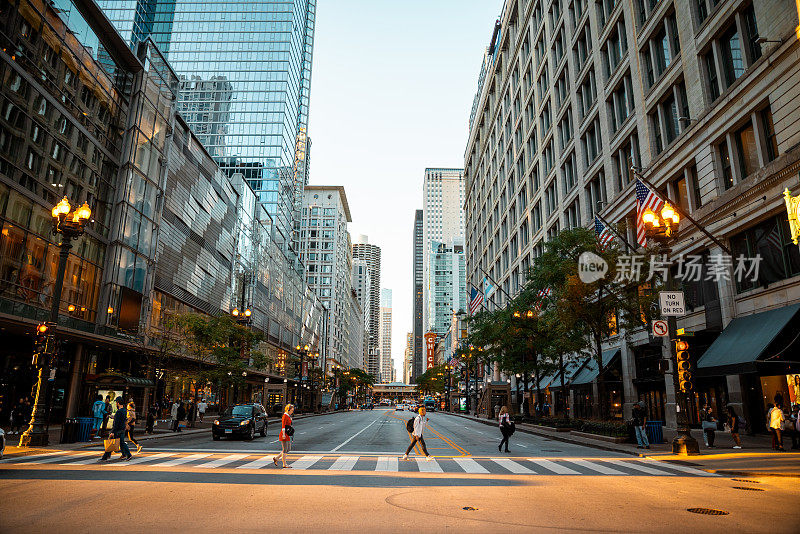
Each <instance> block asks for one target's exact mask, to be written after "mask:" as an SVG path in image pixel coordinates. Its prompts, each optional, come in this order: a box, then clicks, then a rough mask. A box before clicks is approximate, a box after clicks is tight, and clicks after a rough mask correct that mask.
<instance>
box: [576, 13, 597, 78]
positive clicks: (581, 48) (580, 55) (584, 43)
mask: <svg viewBox="0 0 800 534" xmlns="http://www.w3.org/2000/svg"><path fill="white" fill-rule="evenodd" d="M572 54H573V56H575V74H576V76H577V74H578V73H580V72H581V71H582V70H583V67H584V66H585V65H586V62H587V61H588V59H589V57H590V56H591V54H592V34H591V31H590V26H589V23H588V22H587V23H586V25H585V26H584V27H583V30H581V32H580V35H579V37H578V41H577V42H576V43H575V47H574V48H573V49H572Z"/></svg>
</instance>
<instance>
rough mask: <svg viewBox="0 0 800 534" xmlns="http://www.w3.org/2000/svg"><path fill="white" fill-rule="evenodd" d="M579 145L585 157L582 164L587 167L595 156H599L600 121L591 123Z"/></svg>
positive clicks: (596, 120)
mask: <svg viewBox="0 0 800 534" xmlns="http://www.w3.org/2000/svg"><path fill="white" fill-rule="evenodd" d="M581 144H582V146H583V153H584V155H585V159H584V163H585V164H586V166H587V167H589V166H590V165H591V164H592V162H593V161H594V160H595V159H596V158H597V156H599V155H600V148H601V140H600V119H595V120H594V121H592V123H591V124H590V125H589V128H588V129H587V130H586V133H585V134H584V135H583V138H582V139H581Z"/></svg>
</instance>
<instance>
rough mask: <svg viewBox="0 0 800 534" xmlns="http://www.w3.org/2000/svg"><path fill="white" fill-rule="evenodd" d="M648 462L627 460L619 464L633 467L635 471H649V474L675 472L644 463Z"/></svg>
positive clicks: (629, 467)
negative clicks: (654, 467)
mask: <svg viewBox="0 0 800 534" xmlns="http://www.w3.org/2000/svg"><path fill="white" fill-rule="evenodd" d="M645 462H646V460H645V461H642V460H628V461H625V462H620V463H618V464H617V465H622V466H624V467H627V468H628V469H633V470H634V471H641V472H642V473H647V474H649V475H674V474H675V473H670V472H669V471H667V470H665V469H653V468H652V467H648V466H646V465H642V464H644V463H645Z"/></svg>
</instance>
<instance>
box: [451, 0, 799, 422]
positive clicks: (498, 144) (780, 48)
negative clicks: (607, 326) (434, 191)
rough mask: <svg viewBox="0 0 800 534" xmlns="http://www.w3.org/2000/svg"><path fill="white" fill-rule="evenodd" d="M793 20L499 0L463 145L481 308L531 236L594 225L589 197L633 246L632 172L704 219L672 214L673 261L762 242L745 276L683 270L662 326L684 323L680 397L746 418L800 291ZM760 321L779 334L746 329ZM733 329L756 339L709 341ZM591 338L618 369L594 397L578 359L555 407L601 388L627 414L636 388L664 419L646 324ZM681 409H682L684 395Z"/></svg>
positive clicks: (506, 284)
mask: <svg viewBox="0 0 800 534" xmlns="http://www.w3.org/2000/svg"><path fill="white" fill-rule="evenodd" d="M787 8H788V9H787ZM487 22H488V21H487ZM797 27H798V12H797V6H796V4H795V3H788V4H787V3H785V2H781V1H778V0H761V1H758V2H715V1H713V0H697V1H692V2H684V1H678V0H674V1H673V0H668V1H661V2H611V1H609V2H606V1H603V2H589V3H588V4H587V2H583V1H574V2H564V1H561V0H556V1H552V2H546V1H544V0H531V1H528V2H517V1H507V2H505V8H504V11H503V14H502V15H501V18H500V21H499V24H497V25H496V27H495V31H494V33H493V35H492V41H491V43H490V47H489V50H488V57H489V59H490V60H489V61H486V59H485V58H484V68H483V69H482V73H481V81H480V90H479V93H478V95H477V102H478V104H477V106H476V109H475V114H474V118H473V120H472V121H471V127H470V132H469V138H468V142H467V146H466V150H465V161H464V169H465V178H466V210H467V219H466V222H467V233H466V245H467V268H468V271H469V272H468V279H469V281H470V282H471V283H472V284H473V285H476V286H477V285H479V284H480V281H481V280H482V278H483V276H484V274H483V271H484V270H485V271H487V272H489V273H490V274H491V275H492V277H493V278H494V279H495V280H496V281H497V282H498V283H499V285H500V286H501V287H502V288H503V289H504V290H505V291H496V292H495V293H494V296H493V298H492V299H490V302H489V303H488V305H489V307H490V308H491V307H492V306H501V305H503V304H504V302H503V300H504V297H503V295H504V294H505V293H509V294H511V295H513V294H514V293H515V292H516V291H517V290H518V289H519V287H520V286H521V285H522V284H523V283H524V278H525V273H526V271H527V270H528V268H529V267H530V266H531V264H532V262H533V261H535V258H537V256H539V255H540V254H541V252H542V250H543V247H544V243H545V242H546V241H547V240H549V239H551V238H552V237H553V236H555V235H557V234H558V233H559V232H560V231H561V230H563V229H569V228H574V227H577V226H584V227H588V228H593V227H594V219H595V216H596V215H597V214H598V213H599V214H600V215H601V216H602V217H603V219H604V220H606V221H608V222H609V223H611V224H615V223H618V222H623V221H624V222H627V224H626V227H627V228H628V235H627V236H626V237H627V241H628V242H629V243H631V244H632V245H633V246H636V243H637V239H636V226H637V224H636V192H635V189H636V179H637V174H636V173H640V176H641V177H642V178H643V179H644V180H646V181H647V182H649V183H651V184H652V186H653V189H654V190H655V191H658V193H659V194H660V195H662V196H663V197H664V198H668V199H671V200H672V202H673V204H674V205H676V206H677V207H678V208H679V209H680V210H681V211H682V212H683V213H685V214H688V215H690V216H691V217H692V219H694V220H696V221H698V222H699V223H700V224H702V225H704V226H705V229H706V230H707V231H708V232H709V233H710V234H711V235H713V236H714V240H711V239H710V238H709V237H708V236H707V235H706V234H704V233H703V232H701V231H700V230H699V229H698V228H697V227H696V226H695V225H694V224H693V223H692V222H690V221H689V220H688V218H687V217H682V221H681V225H680V232H678V233H677V239H676V242H675V243H674V244H673V245H672V246H671V249H672V259H673V261H676V257H677V256H679V255H684V257H687V256H685V255H694V256H695V257H697V258H709V259H707V260H702V261H705V262H706V264H707V267H704V269H706V268H708V269H712V270H714V268H715V265H712V262H714V261H715V258H716V266H720V265H723V263H720V262H727V263H728V265H730V262H731V260H733V263H734V266H735V265H736V258H737V257H738V256H739V255H744V256H745V257H755V256H756V255H760V257H761V263H760V269H759V273H758V274H757V275H755V279H754V280H753V279H752V278H753V277H751V278H750V279H743V278H742V277H741V276H740V277H739V280H737V279H736V276H735V273H734V272H732V271H726V272H725V274H724V275H721V276H707V275H701V276H699V277H698V279H695V280H686V279H685V280H684V281H683V282H682V285H683V288H682V289H683V291H684V295H685V299H686V305H687V309H688V310H690V311H689V312H688V314H687V316H685V317H681V318H678V327H679V328H681V327H684V328H686V329H687V331H691V332H692V333H693V334H694V337H690V338H688V340H689V345H690V347H691V349H690V351H691V354H692V359H693V361H694V359H695V358H696V362H697V363H696V365H697V371H698V374H700V375H702V380H698V381H697V383H696V384H695V387H696V389H695V392H694V396H695V398H698V399H706V400H707V401H708V402H709V403H711V404H712V407H713V409H714V410H715V411H718V412H720V413H722V412H723V410H724V408H725V405H726V404H728V405H732V406H734V407H735V409H736V410H737V413H744V415H745V418H746V419H747V420H748V421H749V422H750V424H751V425H752V426H753V428H762V427H763V426H764V423H763V421H764V414H765V413H766V403H767V402H771V401H772V399H773V398H774V395H775V394H776V393H781V394H782V395H784V399H785V398H786V395H788V394H789V392H788V389H787V382H788V380H787V375H788V376H792V373H793V371H792V370H791V369H790V366H791V365H793V364H791V363H790V362H789V361H788V360H790V359H791V358H786V359H783V358H782V357H779V356H778V355H779V354H781V351H783V350H784V349H785V348H786V347H788V346H789V345H788V343H790V340H791V339H793V338H794V335H793V334H792V333H790V332H796V331H797V317H796V313H797V309H798V303H800V251H798V247H797V245H795V244H793V243H792V242H791V241H790V239H791V228H790V226H789V223H788V222H787V205H786V202H785V200H784V197H783V194H782V192H783V191H784V190H785V189H787V188H788V189H789V190H790V191H791V192H792V193H794V194H796V193H797V191H796V190H797V176H798V170H800V151H798V141H800V120H798V119H799V118H800V98H797V96H796V95H795V94H794V93H789V92H787V90H786V88H787V87H789V86H791V87H795V86H796V85H797V80H800V64H798V63H797V61H795V58H796V57H797V53H798V51H800V41H799V40H798V35H797V33H796V29H797ZM476 59H478V58H476ZM632 165H633V166H635V168H636V171H635V173H634V172H632V170H631V166H632ZM689 257H691V256H689ZM717 272H718V271H717ZM765 324H769V325H771V328H773V329H774V330H773V332H774V334H773V335H774V336H776V337H775V339H778V338H782V339H785V340H787V341H786V343H787V344H782V345H780V346H775V345H769V341H766V340H765V339H763V338H761V337H759V336H760V335H759V334H758V332H760V331H761V330H759V329H760V328H763V327H764V325H765ZM640 334H642V335H640ZM731 339H748V340H755V339H761V341H758V342H756V343H757V344H758V347H757V348H756V346H755V345H754V346H753V347H752V348H751V349H750V350H748V351H746V352H747V354H746V355H743V353H742V351H736V350H726V349H725V347H726V346H727V347H730V346H731V344H730V343H732V342H731V341H730V340H731ZM769 339H772V337H770V338H769ZM603 343H604V345H603V347H604V349H605V350H606V353H605V354H604V356H603V359H602V360H603V362H604V368H603V372H608V373H613V374H614V376H617V377H619V378H617V379H616V380H619V382H618V386H615V387H614V388H608V391H606V392H604V393H602V394H603V395H604V398H603V399H598V398H597V395H599V394H601V393H598V392H597V391H596V388H595V389H593V387H592V383H593V382H594V381H595V380H596V377H597V376H598V374H599V372H600V370H599V369H597V367H594V368H593V372H592V368H589V369H588V370H587V372H585V373H584V372H581V373H580V375H577V376H576V377H575V379H574V380H573V382H572V385H571V386H570V388H569V391H570V394H571V395H572V400H571V402H572V405H571V410H570V413H571V414H572V415H574V416H575V417H585V416H589V415H590V414H591V413H592V410H593V407H596V406H598V405H600V404H603V405H605V406H610V407H611V411H612V412H616V413H614V414H613V415H614V416H615V417H620V418H623V417H624V418H628V417H630V410H631V407H632V405H633V403H634V402H637V401H639V400H640V399H641V400H643V401H644V402H645V404H646V406H647V410H648V412H649V413H648V415H649V417H650V418H651V419H653V420H661V421H666V423H667V425H668V426H671V427H674V426H675V417H676V409H675V393H674V388H673V385H672V376H671V375H670V374H667V375H666V378H665V375H664V374H663V373H660V372H659V365H658V364H659V361H660V360H661V359H662V358H663V357H665V356H666V355H665V354H664V353H663V352H662V348H661V347H654V346H653V345H652V344H651V343H650V342H649V340H648V336H647V335H646V334H645V332H641V333H633V334H632V335H630V336H627V335H626V336H621V335H620V336H614V337H613V338H610V339H606V340H603ZM726 343H727V345H726ZM768 345H769V346H768ZM795 346H796V345H795ZM770 347H773V348H772V349H770ZM764 359H769V360H770V361H769V363H767V362H765V361H762V360H764ZM745 360H746V361H745ZM794 373H796V370H795V371H794ZM510 378H511V379H512V388H513V377H510ZM792 382H793V381H792ZM551 388H552V386H551ZM690 412H691V413H690V414H689V416H690V417H691V418H696V412H697V408H696V405H694V403H693V405H692V407H691V408H690ZM692 422H693V423H695V422H696V419H693V421H692Z"/></svg>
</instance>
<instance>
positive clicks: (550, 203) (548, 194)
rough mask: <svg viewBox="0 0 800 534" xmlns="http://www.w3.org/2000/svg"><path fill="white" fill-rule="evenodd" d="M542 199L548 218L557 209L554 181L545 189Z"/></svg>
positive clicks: (556, 193) (556, 192) (556, 190)
mask: <svg viewBox="0 0 800 534" xmlns="http://www.w3.org/2000/svg"><path fill="white" fill-rule="evenodd" d="M544 198H545V208H546V209H547V216H548V217H550V216H551V215H552V214H553V213H555V211H556V210H557V209H558V188H557V187H556V182H555V181H553V182H551V183H550V185H548V186H547V189H545V192H544Z"/></svg>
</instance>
